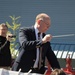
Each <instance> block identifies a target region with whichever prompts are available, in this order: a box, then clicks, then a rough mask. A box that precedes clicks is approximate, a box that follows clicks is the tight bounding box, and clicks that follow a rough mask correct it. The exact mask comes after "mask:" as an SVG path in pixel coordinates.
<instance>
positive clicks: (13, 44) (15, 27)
mask: <svg viewBox="0 0 75 75" xmlns="http://www.w3.org/2000/svg"><path fill="white" fill-rule="evenodd" d="M9 17H10V18H11V20H12V23H11V24H9V22H6V24H7V26H8V28H9V29H10V31H8V33H12V34H13V35H16V38H12V40H11V42H10V50H11V54H12V58H16V57H17V55H18V50H16V48H17V47H18V45H19V44H18V43H16V42H17V39H18V37H17V34H18V33H17V30H18V29H19V27H20V25H21V24H20V23H18V19H19V18H20V16H18V17H15V16H9ZM11 31H12V32H11Z"/></svg>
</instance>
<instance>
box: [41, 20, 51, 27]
mask: <svg viewBox="0 0 75 75" xmlns="http://www.w3.org/2000/svg"><path fill="white" fill-rule="evenodd" d="M41 21H42V22H43V23H45V24H46V26H47V27H48V28H49V27H50V25H49V24H47V23H46V22H45V21H43V20H41Z"/></svg>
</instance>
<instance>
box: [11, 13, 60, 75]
mask: <svg viewBox="0 0 75 75" xmlns="http://www.w3.org/2000/svg"><path fill="white" fill-rule="evenodd" d="M50 25H51V19H50V17H49V16H48V15H47V14H45V13H41V14H39V15H37V16H36V21H35V25H34V26H33V27H28V28H25V27H23V28H21V29H20V31H19V42H20V45H21V48H22V49H21V51H20V54H19V56H18V57H17V59H16V60H15V62H14V64H13V67H12V70H15V71H18V70H19V69H21V72H28V71H29V70H30V69H32V73H39V74H43V73H44V72H45V68H44V67H45V57H47V59H48V61H49V63H50V65H51V67H52V68H53V69H55V68H60V66H59V63H58V61H57V58H56V56H55V54H54V53H53V51H52V49H51V46H50V40H51V39H52V35H50V34H47V35H46V34H45V32H46V31H47V30H48V29H49V27H50ZM39 32H40V39H38V33H39ZM39 48H41V49H39ZM40 51H42V53H41V54H42V55H41V56H42V59H41V60H42V62H41V67H40V68H39V67H38V64H39V59H40V58H41V57H40V58H39V53H40Z"/></svg>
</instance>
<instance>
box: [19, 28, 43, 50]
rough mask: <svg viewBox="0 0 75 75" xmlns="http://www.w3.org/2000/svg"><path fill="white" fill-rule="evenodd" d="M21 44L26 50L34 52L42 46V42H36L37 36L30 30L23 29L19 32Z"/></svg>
mask: <svg viewBox="0 0 75 75" xmlns="http://www.w3.org/2000/svg"><path fill="white" fill-rule="evenodd" d="M19 42H20V45H21V47H22V48H24V49H25V50H32V49H34V48H38V47H40V46H41V45H42V41H40V40H35V35H33V32H32V30H31V29H30V28H21V29H20V31H19Z"/></svg>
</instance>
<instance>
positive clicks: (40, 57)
mask: <svg viewBox="0 0 75 75" xmlns="http://www.w3.org/2000/svg"><path fill="white" fill-rule="evenodd" d="M38 40H41V37H40V33H38ZM41 62H42V47H40V48H39V62H38V68H39V69H40V68H41V66H42V65H41Z"/></svg>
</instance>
